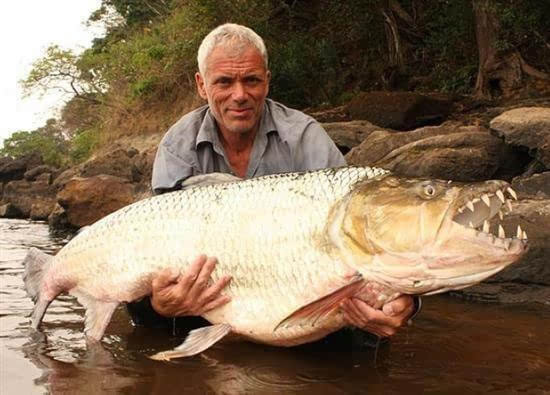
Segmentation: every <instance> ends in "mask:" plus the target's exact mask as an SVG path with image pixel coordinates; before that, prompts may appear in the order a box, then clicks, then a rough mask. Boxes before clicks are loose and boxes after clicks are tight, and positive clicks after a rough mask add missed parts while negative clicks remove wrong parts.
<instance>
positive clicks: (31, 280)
mask: <svg viewBox="0 0 550 395" xmlns="http://www.w3.org/2000/svg"><path fill="white" fill-rule="evenodd" d="M52 259H53V256H51V255H48V254H46V253H44V252H42V251H40V250H39V249H38V248H34V247H32V248H31V249H29V252H28V253H27V256H26V257H25V259H24V260H23V266H25V272H24V273H23V282H24V283H25V289H26V290H27V294H28V295H29V296H30V297H31V298H32V300H33V301H34V302H36V301H37V300H38V299H39V298H40V286H41V285H42V279H43V278H44V274H45V273H46V272H47V271H48V270H49V268H50V266H51V261H52Z"/></svg>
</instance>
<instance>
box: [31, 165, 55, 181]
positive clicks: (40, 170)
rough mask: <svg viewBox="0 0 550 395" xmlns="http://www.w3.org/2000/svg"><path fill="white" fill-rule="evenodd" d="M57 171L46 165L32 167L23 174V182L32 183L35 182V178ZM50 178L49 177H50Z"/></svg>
mask: <svg viewBox="0 0 550 395" xmlns="http://www.w3.org/2000/svg"><path fill="white" fill-rule="evenodd" d="M57 171H58V170H57V169H55V168H53V167H51V166H48V165H40V166H37V167H34V168H32V169H30V170H27V171H26V172H25V174H24V175H23V177H24V178H25V180H27V181H34V180H36V177H38V176H40V175H42V174H44V173H50V174H51V173H56V172H57ZM50 177H51V175H50Z"/></svg>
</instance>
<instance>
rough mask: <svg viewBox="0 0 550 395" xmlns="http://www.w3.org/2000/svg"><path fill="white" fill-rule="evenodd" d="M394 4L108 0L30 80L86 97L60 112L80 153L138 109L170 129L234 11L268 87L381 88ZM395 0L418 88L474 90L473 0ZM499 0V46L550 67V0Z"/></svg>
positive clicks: (320, 90) (307, 92) (274, 93)
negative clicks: (101, 27)
mask: <svg viewBox="0 0 550 395" xmlns="http://www.w3.org/2000/svg"><path fill="white" fill-rule="evenodd" d="M389 4H390V3H389V2H382V1H380V0H350V1H344V2H336V1H330V0H308V1H305V0H298V1H279V0H267V1H266V0H201V1H187V0H102V6H101V8H100V9H99V10H97V11H96V12H95V13H94V14H93V15H92V16H91V17H90V20H92V21H100V22H102V23H104V24H106V26H107V33H106V35H105V36H104V37H101V38H98V39H96V40H95V41H94V44H93V46H92V48H90V49H88V50H86V51H84V52H83V53H82V54H80V55H76V54H75V53H73V52H71V51H66V50H63V49H61V48H59V47H56V46H52V47H51V48H50V49H49V50H48V52H47V53H46V56H45V57H44V58H43V59H40V60H39V61H38V62H37V63H36V64H35V67H34V68H33V70H32V71H31V73H30V74H29V76H28V78H27V79H26V80H25V81H24V82H23V86H24V88H25V89H26V91H27V92H31V91H32V92H34V91H37V90H44V89H53V88H55V87H59V86H64V87H65V89H68V90H71V91H72V92H73V93H74V94H75V97H77V98H78V99H79V101H78V102H73V101H70V102H69V103H70V104H69V107H70V108H69V109H68V110H67V111H64V112H63V120H64V123H65V125H66V129H65V130H68V131H69V134H70V135H71V136H72V135H74V140H73V141H72V148H71V153H70V155H69V156H68V157H69V158H71V159H72V160H77V161H80V160H83V159H84V158H86V157H87V156H88V155H89V153H90V150H91V149H93V147H94V145H95V144H98V141H99V136H100V135H101V136H102V137H105V136H104V135H105V134H106V133H107V132H106V131H107V130H108V131H109V133H114V132H113V131H115V130H118V132H119V133H127V132H128V131H131V130H143V128H142V127H140V125H138V127H135V126H136V125H132V122H137V123H139V122H140V121H139V116H143V117H144V118H145V119H147V122H149V123H150V125H148V126H149V130H151V129H152V130H161V129H164V127H165V126H166V125H165V123H166V122H170V121H172V120H173V119H174V114H175V112H172V113H171V112H170V109H173V108H176V107H177V105H176V104H177V103H179V102H181V100H182V98H183V99H185V98H186V97H191V96H192V95H193V94H194V93H195V86H194V77H193V75H194V73H195V71H196V69H197V65H196V54H197V49H198V47H199V45H200V42H201V41H202V39H203V38H204V36H205V35H206V34H207V33H208V32H209V31H210V30H211V29H212V28H214V27H215V26H217V25H219V24H221V23H225V22H235V23H240V24H244V25H247V26H249V27H251V28H252V29H254V30H255V31H256V32H258V33H259V34H260V35H261V36H262V37H263V38H264V40H265V41H266V45H267V47H268V51H269V57H270V69H271V71H272V81H271V87H270V97H272V98H274V99H276V100H279V101H281V102H283V103H285V104H288V105H290V106H295V107H299V108H304V107H310V106H317V105H323V104H330V105H336V104H340V103H342V102H343V101H346V100H348V99H349V98H350V97H351V96H352V95H353V93H354V92H356V91H358V90H369V89H380V88H381V86H382V85H381V84H382V78H381V76H382V74H383V72H384V70H385V69H386V68H387V66H388V64H387V60H388V58H389V55H388V45H387V42H388V41H387V36H386V34H387V28H388V26H387V24H385V22H387V21H386V20H385V17H384V16H383V14H382V12H381V9H382V7H383V6H386V7H387V6H388V5H389ZM393 4H394V5H395V4H398V5H399V6H400V7H401V10H402V11H404V12H405V13H407V14H408V19H407V18H406V17H405V18H403V17H402V15H403V14H401V16H400V15H399V13H397V12H395V13H394V16H395V19H396V21H397V24H398V27H399V34H400V37H401V38H402V41H403V48H404V52H405V54H406V58H407V64H406V69H405V70H404V73H405V74H408V76H409V77H413V78H414V77H420V78H417V80H418V81H424V82H423V85H422V86H420V87H419V89H432V90H433V89H435V90H441V91H446V92H457V93H469V92H470V89H471V88H472V86H473V82H474V78H475V74H476V70H477V56H478V55H477V45H476V38H475V24H474V17H473V12H472V0H453V1H448V0H426V1H421V2H420V1H413V0H395V1H394V2H393ZM494 6H495V7H496V9H497V10H498V13H499V17H500V20H501V25H502V28H503V29H502V36H501V37H500V42H499V46H500V48H501V49H503V50H505V49H506V50H508V49H519V50H520V51H521V52H522V55H523V56H524V57H525V58H526V59H527V60H528V61H529V62H530V64H534V65H536V66H539V67H541V68H542V70H548V69H549V68H550V50H548V49H545V48H549V47H548V43H549V42H550V37H549V34H550V18H548V17H547V15H550V2H548V1H545V2H540V0H495V2H494ZM394 9H395V8H394ZM541 48H542V50H541ZM390 66H394V65H390ZM69 82H70V84H68V83H69ZM146 111H149V113H146ZM80 114H82V116H80ZM151 115H152V116H151ZM136 119H137V120H136ZM167 120H168V121H167ZM155 123H156V124H155ZM123 128H126V129H127V130H123ZM79 131H82V132H79ZM69 137H70V136H69ZM102 141H104V139H102Z"/></svg>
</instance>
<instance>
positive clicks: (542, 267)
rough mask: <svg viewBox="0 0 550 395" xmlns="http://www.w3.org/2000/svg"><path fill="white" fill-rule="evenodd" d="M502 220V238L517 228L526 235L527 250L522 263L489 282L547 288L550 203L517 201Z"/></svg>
mask: <svg viewBox="0 0 550 395" xmlns="http://www.w3.org/2000/svg"><path fill="white" fill-rule="evenodd" d="M512 207H513V211H512V214H510V215H508V216H507V217H505V218H504V222H503V226H504V230H505V231H506V234H515V233H516V232H515V231H516V226H517V224H520V225H521V227H522V229H523V230H524V231H525V232H526V233H527V238H528V240H529V250H528V251H527V253H526V254H525V255H524V256H523V257H522V259H521V260H520V261H519V262H517V263H516V264H514V265H511V266H509V267H507V268H506V269H504V270H503V271H502V272H500V273H498V274H497V275H496V276H493V277H491V282H506V281H509V282H520V283H524V284H525V283H530V284H539V285H546V286H550V265H549V264H548V257H549V256H550V200H549V199H544V200H520V201H518V202H515V204H514V205H513V206H512Z"/></svg>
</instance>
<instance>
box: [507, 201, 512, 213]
mask: <svg viewBox="0 0 550 395" xmlns="http://www.w3.org/2000/svg"><path fill="white" fill-rule="evenodd" d="M506 207H508V210H510V212H512V202H511V201H510V200H507V201H506Z"/></svg>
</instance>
